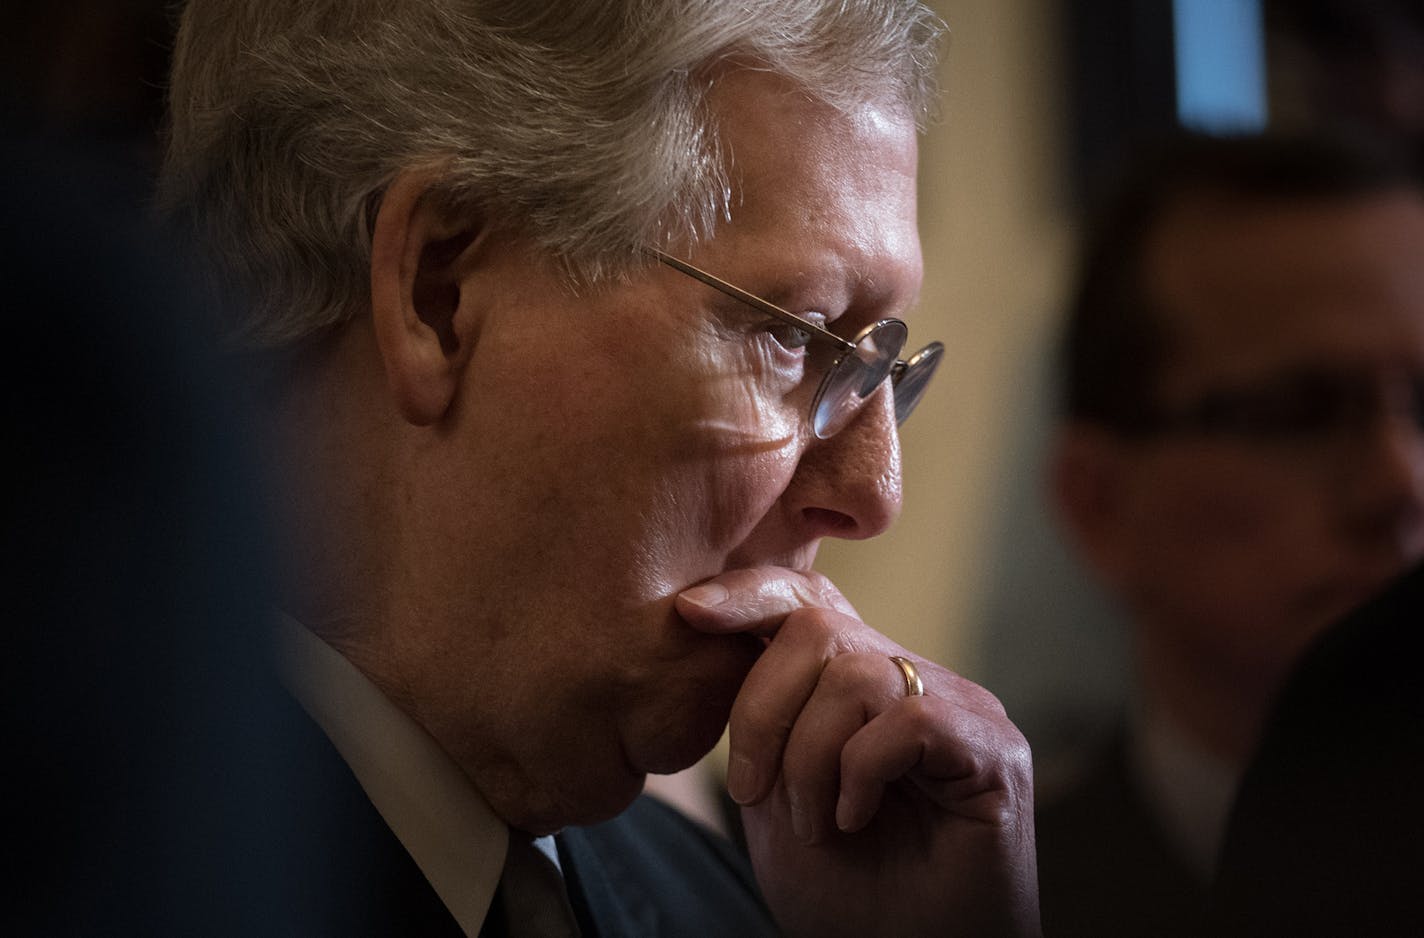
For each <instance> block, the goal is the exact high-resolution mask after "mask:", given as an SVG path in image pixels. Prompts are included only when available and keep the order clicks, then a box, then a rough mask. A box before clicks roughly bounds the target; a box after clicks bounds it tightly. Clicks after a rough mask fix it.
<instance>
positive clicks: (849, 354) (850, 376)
mask: <svg viewBox="0 0 1424 938" xmlns="http://www.w3.org/2000/svg"><path fill="white" fill-rule="evenodd" d="M907 338H909V329H908V328H907V327H906V325H905V324H904V323H903V322H901V321H900V320H898V319H884V320H881V321H880V322H877V323H874V324H873V325H871V326H869V327H867V328H866V329H865V330H864V331H862V332H861V334H860V335H859V336H857V337H856V339H855V348H853V349H849V350H847V351H846V352H844V353H843V354H842V355H841V356H840V358H838V359H837V360H836V362H835V364H833V365H832V366H831V368H830V370H829V371H827V372H826V376H825V378H824V379H822V381H821V387H820V390H818V391H817V393H816V405H815V408H814V410H813V412H812V421H811V425H812V429H814V430H815V432H816V436H818V437H820V438H821V439H823V440H824V439H826V438H827V437H829V436H833V435H834V434H835V433H837V432H838V431H840V430H841V429H843V428H844V427H845V425H846V424H847V423H849V422H850V418H851V417H853V416H854V415H855V413H856V411H857V410H859V409H860V405H861V402H862V401H864V400H865V399H866V398H868V397H870V395H872V394H874V393H875V389H876V388H878V387H880V382H882V381H884V380H885V378H886V376H887V375H889V374H890V371H891V369H892V368H894V367H895V360H896V358H898V357H899V355H900V350H901V349H902V348H904V347H905V340H906V339H907Z"/></svg>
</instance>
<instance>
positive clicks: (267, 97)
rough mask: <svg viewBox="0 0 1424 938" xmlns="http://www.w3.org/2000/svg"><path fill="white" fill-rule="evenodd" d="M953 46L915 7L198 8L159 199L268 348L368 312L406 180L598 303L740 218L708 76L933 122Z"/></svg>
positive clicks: (698, 0) (572, 2)
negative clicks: (191, 233)
mask: <svg viewBox="0 0 1424 938" xmlns="http://www.w3.org/2000/svg"><path fill="white" fill-rule="evenodd" d="M942 29H943V24H942V23H941V22H940V21H939V19H938V18H937V17H936V16H935V15H934V14H933V13H932V12H930V11H929V10H928V9H927V8H925V7H924V6H923V5H921V4H920V3H919V2H917V0H738V2H728V0H559V2H553V0H544V2H537V0H484V2H477V0H300V2H298V0H190V2H189V3H188V4H187V7H186V9H185V10H184V13H183V18H182V24H181V28H180V30H179V35H178V40H177V47H176V50H175V56H174V67H173V79H172V86H171V92H170V94H171V103H172V126H171V131H170V141H169V151H168V156H167V160H166V164H165V167H164V173H163V179H162V186H161V197H162V201H163V203H164V204H165V205H166V206H167V207H168V208H169V209H170V210H173V211H174V212H175V213H179V214H181V215H183V216H184V217H186V218H187V219H189V220H190V221H191V222H192V223H193V224H194V225H195V226H196V227H197V228H198V229H199V234H200V236H201V240H202V241H203V242H204V243H205V244H206V246H207V247H208V249H209V250H211V251H212V252H213V253H214V254H215V255H216V257H217V258H218V259H219V264H220V266H221V267H223V268H224V269H225V270H226V272H227V274H228V276H230V277H231V278H232V280H233V286H235V288H236V289H237V290H238V291H239V292H240V293H241V294H242V295H243V296H244V297H245V299H246V300H247V301H248V305H247V307H246V308H245V311H244V315H243V317H242V321H241V322H240V323H237V324H236V325H235V332H236V333H237V335H238V336H239V338H241V339H242V340H243V341H245V342H247V343H250V344H255V345H263V346H281V345H289V344H292V343H295V342H298V341H300V340H302V339H305V338H307V337H310V336H313V335H315V334H317V333H319V332H321V331H322V330H325V329H328V328H330V327H333V326H335V325H338V324H340V323H341V322H343V321H345V320H346V319H347V318H349V317H350V316H352V315H353V314H354V312H355V311H356V310H358V309H360V308H362V307H363V306H364V305H365V304H366V303H367V302H368V293H369V272H368V271H369V257H370V226H371V224H372V216H373V213H374V210H375V207H376V206H377V205H378V204H379V198H380V194H381V192H382V191H383V188H384V187H385V186H386V185H387V184H388V183H389V182H390V181H391V180H392V179H393V178H394V177H395V176H396V175H397V174H398V173H400V172H401V171H402V170H405V169H409V168H418V167H429V168H430V169H432V170H433V172H434V174H435V177H436V179H437V181H436V182H435V183H434V189H435V192H436V195H437V197H439V198H441V199H443V200H444V201H445V202H446V203H447V204H448V205H449V206H450V207H451V208H452V209H454V210H467V209H468V210H478V211H480V212H482V213H483V214H484V215H485V216H486V217H487V218H488V219H489V220H491V221H492V222H494V223H497V224H499V225H501V226H502V227H506V228H509V229H511V230H513V231H515V232H517V233H518V234H520V235H522V236H525V237H528V238H529V239H531V241H532V242H533V243H534V244H536V245H538V246H540V247H541V248H542V249H544V250H547V251H548V252H550V254H551V255H553V256H555V257H558V258H560V259H561V260H562V261H563V263H564V264H565V266H566V267H567V269H568V270H569V272H570V274H571V276H572V279H573V280H576V281H577V280H582V281H585V282H588V283H597V282H599V281H602V280H606V279H608V278H610V277H613V276H616V275H619V274H621V273H624V272H626V271H627V270H628V269H630V267H631V266H632V265H633V264H634V263H637V262H638V259H639V252H640V249H641V248H642V247H645V246H666V245H669V244H674V243H678V242H681V241H689V242H690V241H695V240H697V239H699V238H705V237H708V236H710V235H711V234H712V232H713V231H714V229H715V227H716V225H717V224H718V223H719V221H721V220H722V219H725V218H728V217H730V212H731V209H732V205H731V197H732V196H731V187H730V185H729V172H728V168H727V166H726V165H725V157H724V155H723V153H722V148H721V147H720V146H719V145H718V137H717V128H716V126H715V124H714V123H713V121H712V117H711V115H710V113H709V111H708V108H707V106H706V96H707V93H708V91H709V88H710V75H709V72H710V70H711V69H712V68H713V67H714V66H715V65H716V64H717V63H719V62H723V61H727V60H728V59H736V60H739V61H747V62H750V63H754V67H758V68H764V69H767V70H769V71H772V72H775V73H777V74H779V75H782V76H785V77H786V78H787V79H789V80H790V81H792V82H794V83H795V84H796V85H797V86H798V87H800V88H802V89H804V91H805V92H806V93H807V94H809V95H811V96H812V97H814V98H816V99H818V100H821V101H823V102H826V103H827V104H829V105H832V106H834V107H838V108H842V109H849V108H851V107H854V106H857V105H860V104H864V103H869V102H872V101H885V100H888V101H892V102H894V103H896V104H897V105H899V106H901V107H903V108H904V109H905V110H906V111H907V112H908V113H910V114H912V115H913V116H914V117H915V119H916V120H917V122H919V123H921V124H923V122H924V120H925V118H926V116H927V114H928V112H929V110H930V108H931V106H932V102H933V98H934V94H935V79H934V75H935V66H936V56H937V46H938V40H939V36H940V33H941V31H942Z"/></svg>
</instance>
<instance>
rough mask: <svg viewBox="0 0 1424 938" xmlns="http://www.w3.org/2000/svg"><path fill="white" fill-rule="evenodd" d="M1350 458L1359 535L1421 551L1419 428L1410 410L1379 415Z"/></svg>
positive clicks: (1423, 512) (1423, 441)
mask: <svg viewBox="0 0 1424 938" xmlns="http://www.w3.org/2000/svg"><path fill="white" fill-rule="evenodd" d="M1357 446H1358V449H1357V450H1355V451H1354V452H1353V453H1352V454H1351V457H1352V458H1351V464H1352V468H1353V472H1351V474H1350V479H1349V482H1348V483H1347V486H1348V488H1347V492H1348V496H1347V497H1348V499H1349V504H1350V507H1351V509H1352V514H1353V516H1354V518H1355V521H1356V526H1357V527H1358V528H1359V529H1360V532H1361V533H1362V534H1363V533H1368V534H1370V535H1371V536H1374V537H1383V538H1387V539H1390V540H1392V541H1394V542H1397V544H1398V547H1399V548H1400V549H1401V550H1404V551H1407V552H1409V553H1411V554H1417V553H1419V552H1421V551H1424V424H1421V421H1420V419H1419V415H1418V414H1417V413H1415V412H1413V410H1412V409H1396V410H1392V411H1387V412H1385V413H1382V414H1380V415H1379V417H1378V418H1377V419H1376V420H1375V421H1374V423H1373V425H1372V426H1371V428H1370V430H1369V432H1368V434H1366V435H1365V436H1364V437H1363V438H1362V439H1360V440H1359V441H1358V443H1357Z"/></svg>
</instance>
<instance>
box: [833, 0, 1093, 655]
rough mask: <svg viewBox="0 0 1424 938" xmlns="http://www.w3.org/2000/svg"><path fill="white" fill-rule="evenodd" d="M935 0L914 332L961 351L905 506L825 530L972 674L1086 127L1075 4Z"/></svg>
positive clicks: (858, 595)
mask: <svg viewBox="0 0 1424 938" xmlns="http://www.w3.org/2000/svg"><path fill="white" fill-rule="evenodd" d="M931 6H933V7H935V8H936V9H937V10H938V12H939V13H940V15H941V16H943V17H944V19H945V21H946V22H947V23H948V24H949V29H950V37H949V42H948V45H947V54H946V55H945V58H944V65H943V67H942V82H943V88H944V99H943V108H942V114H941V118H940V120H939V121H938V122H937V123H936V124H935V125H934V126H933V127H932V128H931V130H930V132H929V134H928V136H927V137H926V138H925V139H924V140H923V146H922V149H921V153H920V230H921V236H922V239H923V246H924V256H925V283H924V290H923V293H922V295H921V300H920V305H919V307H918V309H917V310H916V311H915V313H914V317H913V320H912V322H911V343H912V344H920V343H923V342H925V341H928V340H929V339H931V338H938V339H940V340H942V341H943V342H944V343H945V346H946V354H945V360H944V363H943V364H942V365H941V368H940V373H939V375H938V377H936V379H935V382H936V383H935V385H934V386H933V387H932V390H931V391H930V393H929V395H928V397H927V398H926V399H925V401H924V402H923V403H922V404H921V405H920V408H919V410H917V411H916V413H915V416H914V417H913V419H911V420H910V421H909V422H908V423H907V424H906V425H905V428H904V433H903V435H902V441H903V445H904V451H905V452H904V461H905V462H904V466H905V468H904V474H905V508H904V512H903V514H902V515H901V518H900V521H899V522H898V524H897V525H896V526H895V528H894V529H892V530H891V531H890V532H889V533H888V534H886V535H884V536H882V537H881V538H879V539H877V540H875V541H871V542H868V543H847V542H833V541H827V542H826V543H825V545H824V546H823V548H822V551H821V555H820V556H821V562H820V564H819V565H820V567H821V569H822V570H823V571H824V572H825V573H827V575H829V576H830V577H831V578H832V579H833V580H834V581H835V582H836V583H837V584H838V585H839V586H840V588H841V590H842V591H843V592H844V593H845V594H846V596H847V597H848V598H849V599H850V600H851V602H852V603H854V604H855V606H856V608H857V609H858V610H859V611H860V613H861V614H862V616H863V617H864V618H865V620H866V621H867V622H868V623H870V624H871V625H872V626H874V627H875V628H877V629H879V630H881V631H883V632H885V633H887V634H889V635H891V636H892V637H894V638H896V639H897V640H898V641H900V642H902V643H903V644H905V645H906V646H908V647H909V648H911V649H913V650H915V651H917V652H919V653H920V654H923V655H925V656H926V657H929V658H933V659H936V660H938V661H941V662H943V663H945V664H947V665H949V666H951V667H953V668H955V669H956V670H959V671H962V672H965V673H968V674H971V675H973V674H975V673H976V672H977V671H978V670H979V668H980V664H981V662H980V661H979V658H980V652H981V649H982V639H983V635H982V634H981V633H980V632H979V631H978V629H977V628H976V625H977V623H976V619H977V618H978V615H979V611H980V610H981V609H982V608H983V606H984V604H985V601H986V596H985V591H986V590H987V589H988V588H989V583H990V581H991V580H992V578H993V577H995V576H1001V575H1002V571H998V570H994V569H991V567H992V566H993V565H994V562H995V558H994V557H993V556H991V554H992V550H991V549H989V546H990V545H991V544H992V542H993V541H994V540H995V537H994V531H995V530H996V524H997V521H996V518H995V513H996V512H998V511H1000V510H1002V509H1003V507H1004V505H1003V496H1004V490H1005V480H1006V478H1008V477H1009V476H1011V475H1012V474H1013V473H1014V472H1017V473H1019V474H1020V475H1021V474H1022V473H1024V472H1030V473H1034V474H1036V473H1037V471H1038V470H1037V467H1032V466H1030V467H1025V466H1017V467H1015V466H1013V465H1009V464H1007V461H1008V460H1011V459H1013V458H1014V457H1015V455H1016V448H1015V446H1014V445H1013V444H1014V440H1015V435H1016V434H1022V432H1023V425H1024V423H1025V419H1026V415H1025V414H1024V413H1023V412H1022V408H1023V399H1024V395H1023V394H1022V393H1020V392H1021V388H1020V385H1021V384H1022V382H1023V380H1024V376H1025V374H1027V373H1029V371H1030V370H1031V369H1032V368H1034V367H1035V363H1037V362H1041V361H1042V359H1043V357H1044V355H1045V348H1046V345H1047V343H1048V342H1049V341H1051V331H1052V328H1053V322H1054V319H1055V317H1056V311H1057V309H1058V308H1059V304H1060V302H1061V296H1062V294H1063V292H1064V289H1065V285H1064V277H1065V271H1066V265H1067V262H1068V260H1069V254H1070V251H1071V249H1072V244H1071V240H1070V238H1071V234H1070V219H1069V217H1068V206H1067V198H1066V195H1065V189H1066V186H1067V182H1068V177H1067V171H1066V167H1067V165H1068V152H1069V148H1068V140H1067V136H1066V134H1067V133H1068V131H1069V129H1070V128H1069V127H1068V126H1067V118H1066V114H1067V105H1068V100H1067V90H1066V78H1065V75H1066V69H1065V68H1064V62H1063V57H1064V50H1063V49H1062V48H1060V34H1061V32H1062V30H1061V29H1060V27H1059V21H1058V8H1059V7H1060V6H1061V5H1059V4H1054V3H1052V2H1049V0H938V2H931ZM1018 508H1021V509H1022V510H1024V511H1039V510H1041V509H1040V506H1038V505H1037V504H1036V503H1035V504H1027V505H1022V506H1018ZM1016 510H1017V509H1016Z"/></svg>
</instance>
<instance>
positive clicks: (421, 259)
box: [371, 171, 486, 426]
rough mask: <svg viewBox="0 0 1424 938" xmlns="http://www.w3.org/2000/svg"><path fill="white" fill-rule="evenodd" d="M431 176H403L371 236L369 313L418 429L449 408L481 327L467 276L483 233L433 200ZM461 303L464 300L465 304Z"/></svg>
mask: <svg viewBox="0 0 1424 938" xmlns="http://www.w3.org/2000/svg"><path fill="white" fill-rule="evenodd" d="M432 178H433V177H432V176H431V175H430V174H429V173H424V172H420V171H407V172H404V173H401V174H400V175H399V176H397V177H396V179H395V180H394V181H393V182H392V183H391V184H390V186H389V187H388V188H387V189H386V191H385V194H384V196H383V198H382V199H381V205H380V209H379V211H378V212H377V214H376V224H375V229H374V231H373V233H372V236H371V314H372V318H373V325H374V328H375V335H376V344H377V346H378V347H379V348H380V351H381V358H382V360H383V361H384V363H385V367H386V378H387V381H388V382H389V384H390V388H391V393H392V394H393V395H394V397H395V400H396V404H397V406H398V407H399V408H400V412H401V415H402V416H403V417H405V419H406V420H408V421H410V422H411V423H414V424H418V425H421V426H424V425H427V424H431V423H434V422H436V421H437V420H439V419H440V418H441V417H442V416H443V415H444V414H445V413H446V411H447V410H448V409H449V407H450V405H451V403H452V401H453V400H454V398H455V392H456V390H457V389H458V387H459V383H460V376H461V373H462V371H463V369H464V367H465V363H466V362H468V361H469V358H470V353H471V350H472V348H473V346H474V343H475V339H476V338H477V336H478V332H479V328H478V323H477V322H476V321H475V320H476V318H477V317H476V315H475V312H474V304H472V303H470V302H469V299H470V298H469V297H462V294H461V287H462V278H463V274H464V273H465V272H466V271H467V270H468V268H469V265H470V264H471V263H472V262H473V259H474V256H475V255H476V253H477V252H478V251H479V248H480V246H481V244H482V242H483V239H484V235H485V233H486V229H485V226H484V225H483V224H482V220H480V219H477V218H475V219H472V218H470V217H460V216H457V215H456V214H455V213H452V212H450V211H448V210H447V209H446V208H445V207H444V206H443V205H442V204H441V202H440V200H438V199H435V198H432V197H431V191H430V183H431V181H432ZM462 300H463V301H464V302H462Z"/></svg>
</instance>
